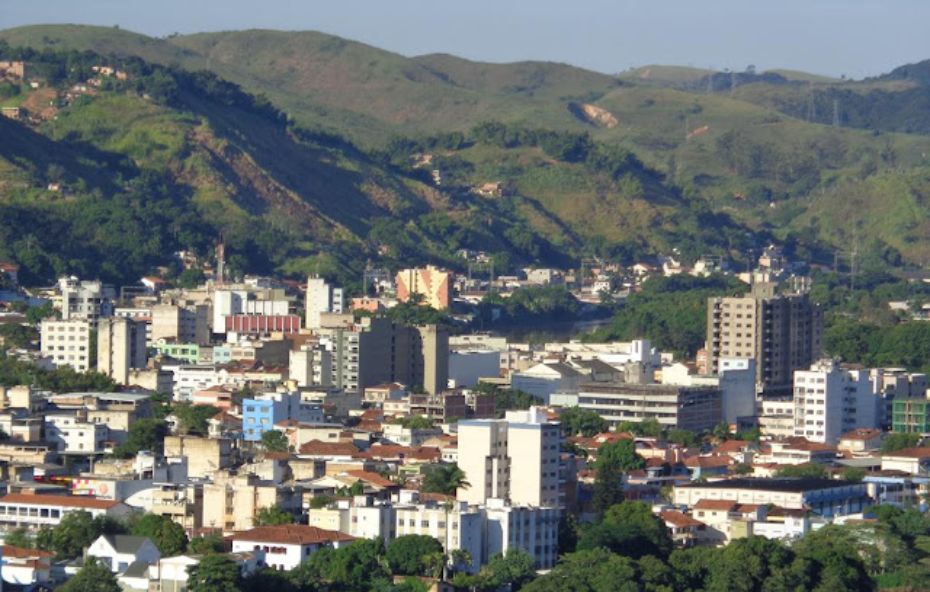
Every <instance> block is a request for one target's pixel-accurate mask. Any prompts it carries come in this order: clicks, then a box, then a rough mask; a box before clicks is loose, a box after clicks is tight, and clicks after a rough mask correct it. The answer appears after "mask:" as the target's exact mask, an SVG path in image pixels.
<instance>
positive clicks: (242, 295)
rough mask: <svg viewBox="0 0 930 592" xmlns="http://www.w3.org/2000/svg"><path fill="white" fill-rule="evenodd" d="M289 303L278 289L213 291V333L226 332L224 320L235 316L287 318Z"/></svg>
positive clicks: (250, 288) (247, 288) (248, 288)
mask: <svg viewBox="0 0 930 592" xmlns="http://www.w3.org/2000/svg"><path fill="white" fill-rule="evenodd" d="M289 310H290V301H289V300H288V299H287V297H286V296H285V295H284V290H280V289H270V288H269V289H255V288H252V287H246V288H243V289H228V290H215V291H214V292H213V320H212V328H213V332H214V333H225V332H226V318H227V317H234V316H237V315H269V316H287V315H288V312H289Z"/></svg>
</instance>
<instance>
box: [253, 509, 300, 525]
mask: <svg viewBox="0 0 930 592" xmlns="http://www.w3.org/2000/svg"><path fill="white" fill-rule="evenodd" d="M293 522H294V515H293V514H291V513H290V512H285V511H284V510H283V509H281V506H268V507H266V508H262V509H260V510H259V511H258V513H257V514H256V515H255V526H279V525H281V524H292V523H293Z"/></svg>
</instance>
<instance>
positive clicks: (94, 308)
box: [58, 276, 116, 327]
mask: <svg viewBox="0 0 930 592" xmlns="http://www.w3.org/2000/svg"><path fill="white" fill-rule="evenodd" d="M58 292H59V293H60V294H61V318H62V320H64V321H68V320H71V319H84V320H87V321H90V324H91V325H92V326H94V327H96V326H97V319H99V318H101V317H108V316H110V315H112V314H113V299H114V298H116V291H115V290H114V289H113V287H112V286H107V285H105V284H103V283H101V282H100V281H99V280H95V281H81V280H79V279H78V278H76V277H74V276H71V277H63V278H61V279H59V280H58Z"/></svg>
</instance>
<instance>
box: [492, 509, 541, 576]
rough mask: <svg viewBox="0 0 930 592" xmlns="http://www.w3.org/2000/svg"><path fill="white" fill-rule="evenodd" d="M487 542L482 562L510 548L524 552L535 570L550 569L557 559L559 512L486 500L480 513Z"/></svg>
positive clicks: (504, 552)
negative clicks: (534, 565) (482, 516)
mask: <svg viewBox="0 0 930 592" xmlns="http://www.w3.org/2000/svg"><path fill="white" fill-rule="evenodd" d="M483 514H484V518H485V522H486V526H485V529H486V533H487V534H486V537H487V539H486V541H485V545H484V554H483V555H482V557H481V560H482V563H486V562H487V561H489V560H490V559H491V558H492V557H494V556H495V555H497V554H504V555H506V554H507V553H508V552H509V551H511V550H513V549H520V550H522V551H526V552H527V553H529V554H530V556H531V557H533V559H534V561H535V562H536V569H550V568H551V567H553V566H554V565H555V562H556V559H557V557H558V538H559V536H558V535H559V510H558V509H557V508H551V507H550V508H540V507H528V506H519V507H518V506H511V505H508V504H505V503H504V501H503V500H499V499H496V500H495V499H492V500H488V502H487V505H486V507H485V508H484V510H483Z"/></svg>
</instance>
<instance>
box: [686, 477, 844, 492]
mask: <svg viewBox="0 0 930 592" xmlns="http://www.w3.org/2000/svg"><path fill="white" fill-rule="evenodd" d="M850 485H857V483H855V482H853V481H843V480H839V479H819V478H810V479H787V478H783V479H757V478H741V479H725V480H722V481H711V482H708V483H687V484H685V485H678V486H677V487H681V488H692V489H697V488H705V489H753V490H756V491H782V492H788V493H803V492H805V491H811V490H815V489H833V488H836V487H849V486H850Z"/></svg>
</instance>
